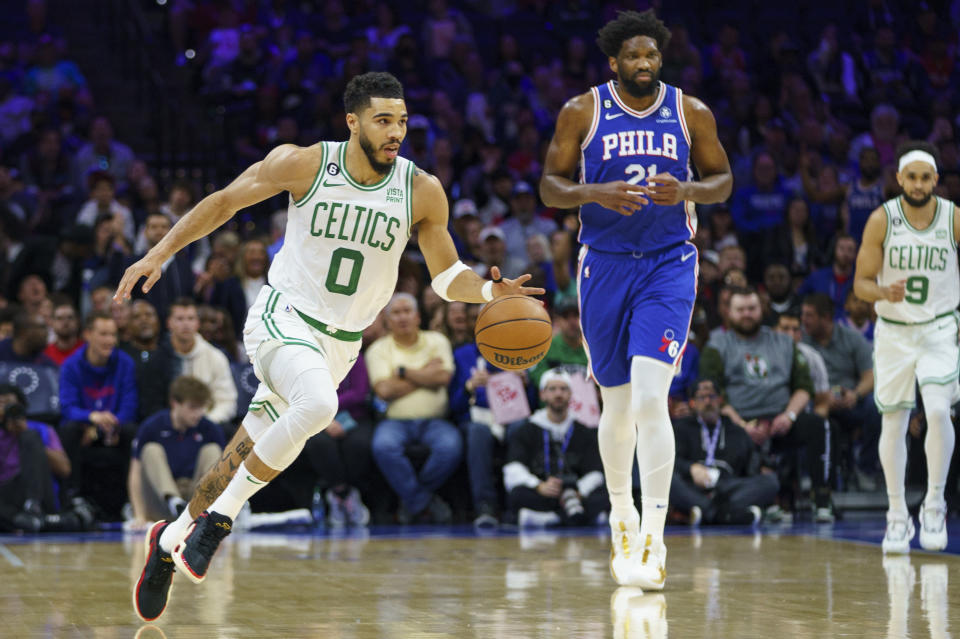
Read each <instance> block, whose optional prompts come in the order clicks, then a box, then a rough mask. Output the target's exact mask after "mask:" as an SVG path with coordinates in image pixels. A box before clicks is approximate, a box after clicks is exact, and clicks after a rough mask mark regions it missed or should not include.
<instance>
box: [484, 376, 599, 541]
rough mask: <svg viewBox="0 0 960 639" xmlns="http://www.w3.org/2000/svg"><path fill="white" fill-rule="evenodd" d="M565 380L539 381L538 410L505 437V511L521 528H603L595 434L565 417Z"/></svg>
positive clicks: (567, 384)
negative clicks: (587, 526)
mask: <svg viewBox="0 0 960 639" xmlns="http://www.w3.org/2000/svg"><path fill="white" fill-rule="evenodd" d="M570 394H571V383H570V375H569V374H567V373H566V372H564V371H562V370H561V369H558V368H554V369H550V370H548V371H547V372H545V373H544V374H543V375H542V376H541V377H540V400H541V401H542V402H543V404H544V406H545V407H544V408H541V409H540V410H538V411H537V412H535V413H534V414H533V415H531V416H530V418H529V419H527V420H526V421H525V422H523V423H522V424H521V425H520V426H517V427H516V429H515V430H513V431H512V432H510V433H509V435H508V437H507V463H506V464H505V465H504V467H503V483H504V488H505V489H506V491H507V509H508V510H509V511H510V512H511V513H516V515H517V522H518V524H519V525H520V526H521V527H526V526H553V525H557V524H565V525H571V526H580V525H584V524H594V523H606V520H607V514H606V513H607V504H608V503H609V501H608V497H607V489H606V487H605V486H604V483H603V470H602V469H603V464H602V462H601V461H600V448H599V446H598V444H597V431H596V430H595V429H591V428H587V427H586V426H584V425H583V424H581V423H580V422H577V421H576V420H574V419H573V416H572V415H571V414H570V411H569V408H570Z"/></svg>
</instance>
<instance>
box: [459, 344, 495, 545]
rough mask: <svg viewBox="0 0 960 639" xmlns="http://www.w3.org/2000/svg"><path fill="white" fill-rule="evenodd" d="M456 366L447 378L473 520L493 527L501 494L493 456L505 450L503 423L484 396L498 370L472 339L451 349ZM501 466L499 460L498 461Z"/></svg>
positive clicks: (484, 525) (485, 526) (481, 525)
mask: <svg viewBox="0 0 960 639" xmlns="http://www.w3.org/2000/svg"><path fill="white" fill-rule="evenodd" d="M453 361H454V364H455V369H454V373H453V378H452V379H451V380H450V389H449V391H450V412H451V414H452V416H453V420H454V423H456V424H457V425H458V426H459V427H460V431H461V433H462V434H463V437H464V439H465V440H466V444H467V446H466V458H467V472H468V474H469V476H470V494H471V497H472V498H473V512H474V520H473V523H474V525H475V526H477V527H478V528H493V527H496V526H497V525H498V524H499V523H500V521H499V518H498V513H499V511H500V496H499V494H498V492H497V475H495V474H494V473H498V472H500V468H495V463H494V462H495V458H496V457H497V454H498V453H499V456H500V457H501V458H502V457H503V453H505V452H506V438H505V435H506V430H509V428H506V425H505V424H498V423H497V422H496V421H494V419H493V414H492V413H491V411H490V403H489V401H488V398H487V380H488V379H489V378H490V375H491V374H492V373H497V372H500V369H498V368H495V367H494V366H493V365H491V364H490V363H488V362H487V360H485V359H484V358H483V357H482V356H481V355H480V350H479V349H478V348H477V345H476V343H475V342H472V341H471V342H467V343H465V344H463V345H461V346H460V347H459V348H457V349H456V350H455V351H454V352H453ZM500 466H501V467H502V463H501V464H500Z"/></svg>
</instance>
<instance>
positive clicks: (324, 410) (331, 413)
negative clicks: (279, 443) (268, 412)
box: [290, 393, 337, 441]
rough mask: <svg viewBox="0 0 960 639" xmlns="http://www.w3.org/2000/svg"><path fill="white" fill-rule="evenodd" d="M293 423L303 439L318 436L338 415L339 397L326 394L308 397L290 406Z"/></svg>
mask: <svg viewBox="0 0 960 639" xmlns="http://www.w3.org/2000/svg"><path fill="white" fill-rule="evenodd" d="M290 412H291V417H292V418H293V419H292V421H293V422H294V423H295V424H296V426H297V427H298V429H299V430H300V431H301V433H302V434H303V439H304V441H306V440H307V439H308V438H310V437H312V436H313V435H316V434H317V433H319V432H320V431H321V430H323V429H324V428H326V426H327V424H329V423H330V422H331V421H332V420H333V418H334V417H335V416H336V414H337V396H336V395H335V394H334V395H332V396H327V395H326V394H324V393H317V394H316V395H307V396H305V397H304V398H303V399H302V400H301V401H298V402H296V403H294V404H291V405H290Z"/></svg>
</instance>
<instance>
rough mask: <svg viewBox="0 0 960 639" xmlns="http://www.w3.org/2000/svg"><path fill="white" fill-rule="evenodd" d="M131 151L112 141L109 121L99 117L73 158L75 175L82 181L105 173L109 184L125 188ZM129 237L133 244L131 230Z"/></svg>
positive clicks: (111, 128)
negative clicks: (87, 139) (89, 175)
mask: <svg viewBox="0 0 960 639" xmlns="http://www.w3.org/2000/svg"><path fill="white" fill-rule="evenodd" d="M133 161H134V157H133V151H131V150H130V147H128V146H127V145H126V144H123V143H122V142H117V141H116V140H114V139H113V127H112V126H111V125H110V120H108V119H107V118H105V117H103V116H100V117H97V118H94V120H93V122H92V123H91V124H90V141H89V143H87V144H85V145H83V146H82V147H80V149H79V150H78V151H77V155H76V157H75V158H74V163H75V166H76V174H77V176H78V177H79V178H80V179H81V180H82V179H84V178H85V177H86V176H87V175H88V174H90V172H92V171H93V172H96V171H107V172H108V173H109V175H110V176H111V177H112V178H113V181H112V182H111V184H116V185H117V186H118V187H121V188H124V187H126V179H127V176H128V175H129V173H130V165H132V164H133ZM130 230H131V233H130V235H129V239H130V242H131V243H132V242H133V233H132V231H133V229H132V228H131V229H130Z"/></svg>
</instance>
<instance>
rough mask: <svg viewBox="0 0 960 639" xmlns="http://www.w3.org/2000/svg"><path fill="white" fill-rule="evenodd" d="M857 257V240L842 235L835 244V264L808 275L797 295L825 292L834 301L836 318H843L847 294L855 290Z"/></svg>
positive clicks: (803, 295) (804, 295) (834, 317)
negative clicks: (854, 278) (854, 273)
mask: <svg viewBox="0 0 960 639" xmlns="http://www.w3.org/2000/svg"><path fill="white" fill-rule="evenodd" d="M856 259H857V242H856V240H854V239H853V238H852V237H850V236H849V235H841V236H840V237H838V238H837V240H836V242H834V245H833V264H831V265H830V266H825V267H823V268H822V269H819V270H816V271H814V272H813V273H811V274H810V275H808V276H807V279H805V280H804V281H803V283H802V284H801V285H800V288H798V289H797V297H799V298H800V299H803V298H805V297H806V296H807V295H809V294H811V293H824V294H826V295H827V296H829V297H830V299H831V300H832V301H833V308H834V316H833V319H834V320H840V319H843V316H844V308H845V307H846V303H847V296H848V295H849V294H850V291H852V290H853V266H854V263H855V262H856Z"/></svg>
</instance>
